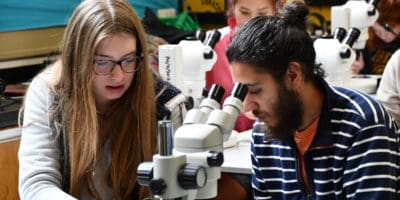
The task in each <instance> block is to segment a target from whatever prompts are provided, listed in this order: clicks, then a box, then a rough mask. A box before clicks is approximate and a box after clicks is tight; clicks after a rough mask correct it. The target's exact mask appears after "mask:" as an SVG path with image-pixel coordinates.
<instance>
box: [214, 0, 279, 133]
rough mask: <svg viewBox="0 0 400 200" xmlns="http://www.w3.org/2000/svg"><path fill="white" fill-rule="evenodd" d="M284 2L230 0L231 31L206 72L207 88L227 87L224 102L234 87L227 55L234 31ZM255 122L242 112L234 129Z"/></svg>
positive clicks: (223, 40) (224, 38)
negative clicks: (211, 66)
mask: <svg viewBox="0 0 400 200" xmlns="http://www.w3.org/2000/svg"><path fill="white" fill-rule="evenodd" d="M282 4H283V3H282V1H281V0H229V2H228V5H229V9H228V11H227V16H228V27H229V31H228V33H227V34H225V35H224V36H222V37H221V39H220V40H219V41H218V42H217V44H216V45H215V47H214V51H215V52H216V53H217V61H216V63H215V64H214V66H213V68H212V69H211V70H210V71H208V72H206V88H207V89H210V88H211V86H212V85H213V84H218V85H220V86H222V87H223V88H224V89H225V94H224V97H223V99H222V102H224V99H225V98H226V97H227V96H229V95H230V94H231V92H232V89H233V80H232V74H231V70H230V67H229V63H228V60H227V59H226V55H225V50H226V47H227V46H228V44H229V43H230V41H231V37H232V35H233V33H234V32H235V31H236V30H237V29H240V27H242V26H243V24H244V23H246V22H247V21H248V20H249V19H251V18H252V17H255V16H259V15H275V13H276V11H277V9H279V8H280V7H282ZM250 118H251V116H250ZM253 122H254V120H253V119H249V118H247V117H245V115H243V114H241V115H239V117H238V119H237V121H236V124H235V127H234V129H235V130H236V131H238V132H242V131H246V130H249V129H251V127H252V125H253Z"/></svg>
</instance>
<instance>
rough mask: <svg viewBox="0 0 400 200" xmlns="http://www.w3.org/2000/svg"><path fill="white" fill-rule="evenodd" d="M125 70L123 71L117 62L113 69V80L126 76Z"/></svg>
mask: <svg viewBox="0 0 400 200" xmlns="http://www.w3.org/2000/svg"><path fill="white" fill-rule="evenodd" d="M124 73H125V72H124V71H122V68H121V66H120V65H119V64H117V65H116V66H115V67H114V69H113V71H112V72H111V78H112V79H113V80H121V79H122V78H123V77H124Z"/></svg>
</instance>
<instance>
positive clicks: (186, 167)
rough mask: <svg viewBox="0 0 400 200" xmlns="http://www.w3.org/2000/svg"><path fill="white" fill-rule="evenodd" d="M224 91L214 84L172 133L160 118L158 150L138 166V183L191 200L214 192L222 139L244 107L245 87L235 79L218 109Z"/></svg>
mask: <svg viewBox="0 0 400 200" xmlns="http://www.w3.org/2000/svg"><path fill="white" fill-rule="evenodd" d="M223 94H224V90H223V89H222V88H221V87H219V86H216V85H213V87H212V88H211V89H210V92H209V94H208V97H207V98H205V99H203V100H202V102H201V104H200V106H199V108H198V109H191V110H190V111H189V112H188V114H187V116H186V118H185V120H184V124H183V126H181V127H179V128H178V129H177V130H176V132H175V134H173V133H172V127H171V122H170V121H161V122H159V139H160V141H159V147H160V150H159V151H160V152H159V154H156V155H154V156H153V162H143V163H141V164H140V165H139V166H138V169H137V174H138V182H139V184H140V185H142V186H148V187H149V188H150V190H151V191H152V193H153V195H154V198H159V199H182V200H191V199H212V198H215V197H216V196H217V181H218V179H219V178H220V177H221V165H222V164H223V161H224V158H223V142H224V141H226V140H227V139H228V138H229V136H230V133H231V131H232V129H233V127H234V124H235V122H236V118H237V116H238V115H239V113H240V112H241V111H242V109H243V103H242V102H243V99H244V98H245V96H246V94H247V87H246V86H245V85H242V84H240V83H236V84H235V86H234V88H233V91H232V94H231V96H229V97H228V98H226V99H225V101H224V104H223V108H222V110H221V109H219V102H218V101H220V100H221V99H222V96H223ZM160 135H161V136H160ZM172 138H173V145H172ZM172 146H173V148H172Z"/></svg>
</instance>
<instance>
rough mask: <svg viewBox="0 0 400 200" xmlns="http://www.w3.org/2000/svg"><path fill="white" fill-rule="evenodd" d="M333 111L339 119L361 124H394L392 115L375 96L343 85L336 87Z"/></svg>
mask: <svg viewBox="0 0 400 200" xmlns="http://www.w3.org/2000/svg"><path fill="white" fill-rule="evenodd" d="M333 91H334V94H335V95H334V99H335V102H334V103H333V104H332V107H331V111H333V112H336V113H337V115H336V118H337V119H338V120H347V121H350V122H354V123H357V124H358V125H360V126H362V127H363V126H368V125H373V124H384V125H386V126H392V125H393V124H392V123H393V122H392V121H393V120H392V117H390V115H389V114H388V113H387V111H386V110H385V108H384V107H383V106H382V104H381V103H379V102H378V101H377V100H376V99H375V98H374V97H373V96H371V95H368V94H365V93H363V92H360V91H357V90H352V89H348V88H343V87H334V89H333Z"/></svg>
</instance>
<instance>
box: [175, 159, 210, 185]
mask: <svg viewBox="0 0 400 200" xmlns="http://www.w3.org/2000/svg"><path fill="white" fill-rule="evenodd" d="M178 182H179V185H180V186H181V187H182V188H183V189H186V190H188V189H198V188H201V187H203V186H204V185H205V184H206V182H207V171H206V169H205V168H204V167H202V166H200V165H195V164H190V163H188V164H186V165H185V166H184V167H182V168H181V170H180V171H179V175H178Z"/></svg>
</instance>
